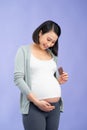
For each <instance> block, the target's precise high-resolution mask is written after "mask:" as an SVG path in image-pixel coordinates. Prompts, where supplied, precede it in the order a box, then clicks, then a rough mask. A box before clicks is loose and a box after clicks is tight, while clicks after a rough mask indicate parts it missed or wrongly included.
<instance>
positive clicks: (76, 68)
mask: <svg viewBox="0 0 87 130" xmlns="http://www.w3.org/2000/svg"><path fill="white" fill-rule="evenodd" d="M86 12H87V1H86V0H55V1H54V0H51V1H50V0H44V1H42V0H32V1H29V0H15V1H12V0H7V1H6V0H3V1H1V0H0V130H6V129H8V130H11V129H12V130H23V125H22V121H21V114H20V110H19V90H18V88H17V87H16V86H15V85H14V81H13V72H14V57H15V54H16V51H17V49H18V48H19V47H20V46H21V45H23V44H29V43H31V42H32V32H33V30H34V29H35V28H36V27H37V26H38V25H39V24H40V23H42V22H43V21H45V20H48V19H51V20H54V21H56V22H57V23H59V25H60V26H61V29H62V35H61V37H60V39H59V42H60V49H59V59H58V61H59V62H58V65H59V66H60V65H62V66H63V67H64V70H65V71H67V72H68V74H69V81H68V82H67V83H66V84H64V85H62V97H63V99H64V113H62V114H61V120H60V128H59V130H87V112H86V111H87V101H86V98H87V69H86V67H87V60H86V54H87V52H86V51H87V36H86V35H87V13H86Z"/></svg>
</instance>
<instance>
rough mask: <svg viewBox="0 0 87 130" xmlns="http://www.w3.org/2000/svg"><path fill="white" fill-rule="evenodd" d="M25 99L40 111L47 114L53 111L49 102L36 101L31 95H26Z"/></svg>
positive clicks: (53, 107)
mask: <svg viewBox="0 0 87 130" xmlns="http://www.w3.org/2000/svg"><path fill="white" fill-rule="evenodd" d="M27 99H28V100H29V101H31V102H33V103H34V104H35V105H36V106H37V107H38V108H39V109H40V110H42V111H45V112H49V111H52V110H53V109H55V106H52V105H51V104H50V103H49V102H47V101H45V100H38V99H37V98H36V96H35V95H34V94H33V93H29V94H28V95H27Z"/></svg>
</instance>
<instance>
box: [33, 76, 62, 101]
mask: <svg viewBox="0 0 87 130" xmlns="http://www.w3.org/2000/svg"><path fill="white" fill-rule="evenodd" d="M44 79H45V78H44ZM31 89H32V92H33V93H34V94H35V95H36V97H37V98H38V99H40V100H42V99H43V100H46V101H48V102H57V101H58V100H59V99H60V97H61V88H60V85H59V83H58V81H57V80H56V79H55V78H51V79H49V80H47V79H46V80H44V82H43V80H41V79H40V80H39V81H38V82H37V81H35V80H34V82H33V83H32V84H31Z"/></svg>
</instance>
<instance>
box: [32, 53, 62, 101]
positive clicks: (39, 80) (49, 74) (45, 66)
mask: <svg viewBox="0 0 87 130" xmlns="http://www.w3.org/2000/svg"><path fill="white" fill-rule="evenodd" d="M56 70H57V65H56V63H55V61H54V60H53V58H52V59H50V60H40V59H38V58H36V57H35V56H33V55H32V54H31V58H30V78H31V89H32V92H33V93H34V94H35V95H36V97H37V98H38V99H46V98H54V97H61V88H60V84H59V83H58V81H57V79H56V78H55V77H54V73H55V72H56Z"/></svg>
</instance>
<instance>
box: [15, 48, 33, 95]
mask: <svg viewBox="0 0 87 130" xmlns="http://www.w3.org/2000/svg"><path fill="white" fill-rule="evenodd" d="M14 83H15V85H16V86H18V88H19V89H20V90H21V92H22V93H23V94H25V95H28V94H29V93H30V92H31V89H30V88H29V86H28V84H27V83H26V82H25V55H24V52H23V49H22V47H20V48H19V49H18V51H17V53H16V57H15V65H14Z"/></svg>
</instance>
